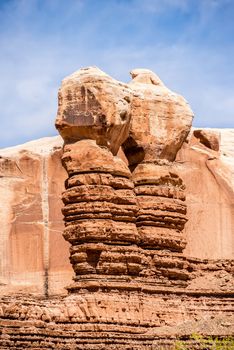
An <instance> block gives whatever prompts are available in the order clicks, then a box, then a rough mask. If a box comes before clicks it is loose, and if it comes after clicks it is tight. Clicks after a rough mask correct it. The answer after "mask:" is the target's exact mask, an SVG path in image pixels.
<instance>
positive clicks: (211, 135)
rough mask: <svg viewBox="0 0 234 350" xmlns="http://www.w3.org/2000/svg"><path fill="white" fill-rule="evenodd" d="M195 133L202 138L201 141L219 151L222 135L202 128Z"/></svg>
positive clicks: (194, 133)
mask: <svg viewBox="0 0 234 350" xmlns="http://www.w3.org/2000/svg"><path fill="white" fill-rule="evenodd" d="M193 135H194V136H195V137H196V138H197V139H199V140H200V142H201V143H202V144H203V145H204V146H206V147H208V148H210V149H212V150H214V151H218V150H219V138H220V136H219V135H218V134H217V133H216V132H214V131H211V130H201V129H196V130H194V132H193Z"/></svg>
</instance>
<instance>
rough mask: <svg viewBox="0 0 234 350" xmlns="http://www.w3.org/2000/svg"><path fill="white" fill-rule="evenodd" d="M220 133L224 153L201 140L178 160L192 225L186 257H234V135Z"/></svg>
mask: <svg viewBox="0 0 234 350" xmlns="http://www.w3.org/2000/svg"><path fill="white" fill-rule="evenodd" d="M211 131H212V132H213V133H214V132H216V133H220V151H219V152H216V151H213V150H211V149H210V148H208V147H206V146H205V145H203V144H201V143H200V142H199V141H198V140H197V142H194V139H193V138H191V141H190V142H189V143H188V144H184V146H183V147H182V149H181V150H180V152H179V153H178V156H177V163H176V164H177V165H176V167H177V171H178V173H179V174H180V176H181V177H182V179H183V180H184V182H185V185H186V193H187V203H188V218H189V220H188V223H187V224H186V226H185V234H186V237H187V241H188V244H187V247H186V250H185V254H186V255H189V256H194V257H198V258H208V259H209V258H213V259H221V258H229V259H233V256H234V211H233V203H234V152H233V150H234V143H233V142H234V132H233V130H232V129H215V130H211Z"/></svg>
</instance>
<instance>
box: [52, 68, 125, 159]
mask: <svg viewBox="0 0 234 350" xmlns="http://www.w3.org/2000/svg"><path fill="white" fill-rule="evenodd" d="M130 101H131V91H130V89H129V88H128V86H127V85H126V84H123V83H120V82H118V81H117V80H114V79H112V78H111V77H110V76H108V75H107V74H105V73H104V72H102V71H101V70H100V69H98V68H96V67H89V68H83V69H80V70H79V71H77V72H75V73H73V74H72V75H70V76H69V77H67V78H65V79H64V80H63V82H62V86H61V88H60V90H59V94H58V114H57V119H56V128H57V129H58V130H59V132H60V134H61V135H62V137H63V138H64V140H65V141H66V142H74V141H78V140H82V139H91V140H96V142H97V144H98V145H100V146H108V147H110V149H111V151H112V152H113V154H116V153H117V152H118V150H119V147H120V146H121V144H122V143H123V141H125V140H126V138H127V136H128V131H129V125H130Z"/></svg>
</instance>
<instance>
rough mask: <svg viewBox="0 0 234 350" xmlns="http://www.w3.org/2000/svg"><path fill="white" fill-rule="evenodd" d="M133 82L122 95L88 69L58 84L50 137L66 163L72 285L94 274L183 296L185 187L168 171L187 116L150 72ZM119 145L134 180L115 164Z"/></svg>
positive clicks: (122, 89) (110, 82) (184, 132)
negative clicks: (60, 143) (174, 289)
mask: <svg viewBox="0 0 234 350" xmlns="http://www.w3.org/2000/svg"><path fill="white" fill-rule="evenodd" d="M132 76H133V81H132V82H131V83H130V84H129V86H123V84H121V83H118V82H116V81H115V80H113V79H112V78H110V77H109V76H107V75H105V74H104V73H102V72H101V71H100V70H98V69H95V68H88V69H84V70H80V71H78V72H77V73H75V74H73V75H71V76H70V77H68V78H66V79H65V80H64V82H63V84H62V87H61V89H60V92H59V109H58V115H57V119H56V127H57V128H58V130H59V132H60V133H61V135H62V137H63V138H64V141H65V146H64V155H63V157H62V162H63V164H64V167H65V168H66V170H67V172H68V175H69V178H68V180H67V181H66V191H65V192H64V194H63V201H64V204H65V208H64V209H63V213H64V216H65V225H66V228H65V231H64V237H65V239H67V240H68V241H69V242H70V243H71V244H72V248H71V262H72V265H73V269H74V271H75V273H76V277H75V280H76V281H78V280H84V279H87V278H88V279H90V278H91V279H92V280H93V278H92V277H90V276H87V275H90V274H92V273H93V274H96V273H98V274H100V275H103V276H104V279H105V282H106V281H107V277H106V276H108V275H115V279H116V280H119V281H120V280H122V279H123V276H128V279H129V277H132V276H134V277H138V278H139V279H140V280H143V281H144V282H145V283H149V284H152V283H154V284H155V283H156V284H159V285H161V284H165V285H169V286H172V285H175V284H176V285H181V286H184V285H185V281H186V280H188V278H189V277H188V272H187V267H188V266H187V263H186V261H185V259H184V257H183V256H182V251H183V249H184V247H185V239H184V238H183V236H182V234H181V232H182V231H183V228H184V224H185V222H186V206H185V204H184V201H185V195H184V185H183V183H182V180H181V179H180V178H179V176H178V175H176V174H175V173H174V172H173V171H172V170H171V164H170V161H171V160H174V158H175V156H176V153H177V150H178V149H179V147H180V146H181V144H182V143H183V141H184V139H185V137H186V136H187V134H188V132H189V130H190V126H191V121H192V116H193V115H192V112H191V110H190V108H189V107H188V105H187V104H186V102H185V101H184V99H183V98H182V97H180V96H178V95H176V94H174V93H171V92H170V90H168V89H167V88H166V87H165V86H164V85H163V84H162V82H161V81H160V80H159V79H158V78H157V76H156V75H155V74H153V73H152V72H150V71H147V70H135V71H133V72H132ZM100 78H101V79H100ZM91 83H92V84H91ZM182 112H183V113H182ZM180 113H181V115H182V117H181V118H179V115H180ZM139 116H141V119H142V125H143V127H142V128H139V121H138V118H139ZM136 121H137V123H136ZM170 123H171V124H173V125H174V127H173V128H172V127H171V126H170ZM152 125H154V128H152ZM155 127H156V128H157V133H156V134H155V133H154V130H155ZM127 130H128V131H129V130H130V132H126V131H127ZM116 134H118V137H117V136H116ZM159 135H160V137H159ZM161 135H164V137H166V139H165V140H164V139H163V138H162V137H161ZM122 144H123V150H124V152H125V154H126V157H127V159H128V160H129V168H130V170H131V171H132V172H133V173H132V174H131V172H130V171H129V169H128V168H127V166H126V164H125V163H124V162H123V161H122V160H121V159H119V158H117V157H116V156H115V154H116V153H117V152H118V150H119V148H120V146H121V145H122ZM134 145H137V146H134ZM139 153H140V154H139ZM141 157H142V159H141ZM131 178H132V179H133V182H134V183H133V182H132V181H131ZM107 244H108V245H109V247H108V248H106V246H105V245H107ZM118 245H128V247H127V248H125V249H123V248H121V246H119V247H118ZM124 251H125V252H124ZM162 255H163V256H164V258H162ZM81 276H82V277H81ZM117 276H118V277H117ZM101 278H102V277H101V276H99V277H98V278H97V277H96V279H95V281H96V283H97V284H98V281H100V280H101ZM130 280H131V282H132V279H130Z"/></svg>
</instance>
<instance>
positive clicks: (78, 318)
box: [0, 68, 234, 350]
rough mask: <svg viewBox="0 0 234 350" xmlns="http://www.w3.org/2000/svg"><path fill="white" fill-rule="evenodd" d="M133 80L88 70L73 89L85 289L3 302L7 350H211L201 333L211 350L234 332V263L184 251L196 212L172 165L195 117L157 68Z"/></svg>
mask: <svg viewBox="0 0 234 350" xmlns="http://www.w3.org/2000/svg"><path fill="white" fill-rule="evenodd" d="M132 76H133V81H132V82H131V83H130V84H128V85H126V84H122V83H120V82H117V81H115V80H114V79H112V78H111V77H109V76H108V75H106V74H105V73H103V72H101V71H100V70H99V69H97V68H87V69H82V70H80V71H78V72H76V73H74V74H73V75H71V76H70V77H68V78H67V79H65V80H64V81H63V83H62V87H61V89H60V91H59V109H58V115H57V120H56V126H57V128H58V130H59V131H60V133H61V135H62V137H63V139H64V149H63V156H62V162H63V165H64V167H65V169H66V171H67V173H68V178H67V180H66V182H65V191H64V193H63V195H62V199H63V202H64V208H63V214H64V220H65V230H64V237H65V239H66V240H68V241H69V242H70V243H71V249H70V260H71V264H72V266H73V269H74V271H75V277H74V283H73V284H72V285H71V286H70V287H69V288H68V291H69V292H70V293H69V294H68V295H67V296H65V297H63V298H61V297H58V298H56V297H50V298H44V299H38V298H35V297H32V296H27V297H25V298H24V297H20V298H19V297H18V296H17V297H12V296H10V297H9V298H8V297H5V298H2V300H1V305H0V348H1V349H12V350H16V349H35V350H36V349H37V350H38V349H55V348H56V349H61V350H65V349H66V350H71V349H77V350H78V349H80V350H84V349H87V350H103V349H112V350H117V349H118V350H133V349H134V350H156V349H170V350H174V349H175V348H182V347H183V348H184V346H185V347H186V348H188V349H195V348H196V349H200V348H204V345H205V347H206V345H207V343H206V342H204V341H203V342H202V343H200V341H199V339H198V338H197V339H198V340H196V339H195V338H191V337H190V335H191V334H192V333H201V334H203V335H204V336H206V337H209V341H210V342H212V344H211V345H212V346H211V347H212V348H213V347H214V346H213V345H214V342H213V340H214V338H216V337H217V336H218V337H219V338H222V337H227V336H230V335H233V334H234V333H233V332H234V326H233V325H234V317H233V315H234V312H233V311H234V298H233V263H232V262H230V261H228V260H224V261H222V260H220V261H215V260H211V261H203V260H199V259H191V258H190V259H186V258H185V257H182V254H181V252H182V250H183V248H184V246H185V243H186V242H185V240H184V238H183V233H182V231H183V227H184V224H185V222H186V205H185V195H184V185H183V183H182V180H181V179H180V177H179V176H178V175H177V172H176V171H175V169H178V167H177V168H176V166H174V164H173V161H174V159H175V156H176V153H177V151H178V150H179V148H180V147H181V145H182V143H183V141H184V140H185V138H186V136H187V134H188V132H189V129H190V125H191V120H192V112H191V110H190V108H189V107H188V105H187V104H186V102H185V101H184V99H183V98H182V97H180V96H178V95H176V94H174V93H172V92H171V91H169V90H168V89H166V88H165V87H164V86H163V84H162V82H161V81H160V80H159V79H158V77H156V76H155V75H154V74H153V73H152V72H149V71H147V70H135V71H133V72H132ZM206 138H207V135H206ZM212 143H213V142H212ZM121 145H122V149H123V150H124V153H125V155H126V157H125V160H126V158H127V160H128V164H127V161H126V162H124V161H123V160H121V159H120V157H118V155H117V152H118V150H119V149H120V147H121ZM120 154H121V152H120V153H119V156H120ZM122 155H123V154H122ZM122 158H123V159H124V156H123V157H122ZM188 271H189V274H190V277H191V281H189V283H188V286H187V282H186V281H187V279H188V277H189V276H188ZM178 339H180V340H182V343H183V342H186V345H184V344H182V343H181V342H180V341H179V342H178V341H177V340H178ZM219 340H220V339H219ZM221 340H222V339H221ZM199 343H200V344H199ZM216 343H217V342H216ZM223 344H224V345H226V346H225V348H228V349H231V348H232V347H233V340H232V339H231V338H229V339H228V341H227V339H224V342H223ZM219 345H220V343H219ZM211 347H209V348H211ZM219 347H220V346H219ZM206 348H208V346H207V347H206Z"/></svg>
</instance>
